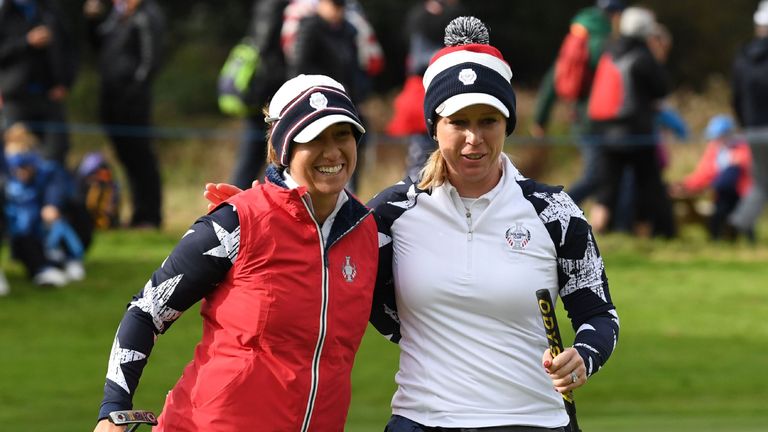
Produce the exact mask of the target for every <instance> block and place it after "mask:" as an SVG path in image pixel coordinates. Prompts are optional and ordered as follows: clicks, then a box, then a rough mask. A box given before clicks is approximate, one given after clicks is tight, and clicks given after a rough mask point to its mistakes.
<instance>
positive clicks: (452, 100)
mask: <svg viewBox="0 0 768 432" xmlns="http://www.w3.org/2000/svg"><path fill="white" fill-rule="evenodd" d="M470 105H490V106H492V107H494V108H496V109H497V110H499V111H501V113H502V114H504V117H506V118H509V110H508V109H507V107H506V106H504V104H503V103H501V101H500V100H499V99H498V98H496V97H495V96H491V95H489V94H487V93H461V94H457V95H455V96H451V97H449V98H448V99H446V100H445V102H443V103H441V104H440V105H438V106H437V108H435V113H436V114H438V115H440V116H442V117H448V116H450V115H453V114H455V113H456V112H457V111H459V110H461V109H463V108H466V107H468V106H470Z"/></svg>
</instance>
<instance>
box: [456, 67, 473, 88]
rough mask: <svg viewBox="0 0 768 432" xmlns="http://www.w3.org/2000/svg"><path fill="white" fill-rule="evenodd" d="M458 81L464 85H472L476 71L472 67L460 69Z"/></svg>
mask: <svg viewBox="0 0 768 432" xmlns="http://www.w3.org/2000/svg"><path fill="white" fill-rule="evenodd" d="M459 81H461V82H462V83H463V84H464V85H472V84H474V83H475V81H477V73H475V71H474V70H473V69H469V68H467V69H462V70H461V72H459Z"/></svg>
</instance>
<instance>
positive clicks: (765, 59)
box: [729, 1, 768, 241]
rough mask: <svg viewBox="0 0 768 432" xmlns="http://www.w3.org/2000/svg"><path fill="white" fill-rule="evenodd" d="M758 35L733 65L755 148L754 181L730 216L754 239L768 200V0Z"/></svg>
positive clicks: (758, 16)
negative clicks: (757, 224) (755, 230)
mask: <svg viewBox="0 0 768 432" xmlns="http://www.w3.org/2000/svg"><path fill="white" fill-rule="evenodd" d="M754 21H755V38H754V39H752V41H751V42H749V43H748V44H747V45H746V46H744V48H743V49H742V50H741V51H739V53H738V54H737V56H736V60H735V61H734V65H733V85H732V87H733V109H734V111H735V112H736V118H737V119H738V121H739V123H740V124H741V125H742V126H743V127H744V129H745V132H746V135H747V140H748V141H749V146H750V148H751V150H752V161H753V166H752V175H753V178H754V181H755V182H754V184H753V185H752V189H751V190H750V192H749V193H748V194H747V195H746V196H745V197H744V198H743V199H742V200H741V201H739V205H738V206H737V207H736V209H735V210H734V212H733V213H732V214H731V216H730V218H729V223H730V224H731V226H732V227H734V228H735V229H736V232H737V233H743V234H746V235H747V237H748V238H751V240H753V241H754V238H755V234H754V231H753V229H754V226H755V224H756V223H757V220H758V219H759V217H760V214H761V213H762V211H763V208H764V207H765V203H766V201H768V1H763V2H761V3H760V6H759V7H758V10H757V11H756V12H755V15H754Z"/></svg>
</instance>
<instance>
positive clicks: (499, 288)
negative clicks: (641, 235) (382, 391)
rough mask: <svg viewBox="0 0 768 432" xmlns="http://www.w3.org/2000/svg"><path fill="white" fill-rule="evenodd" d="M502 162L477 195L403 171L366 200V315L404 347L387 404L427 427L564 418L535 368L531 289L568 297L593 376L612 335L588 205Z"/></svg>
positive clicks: (537, 325)
mask: <svg viewBox="0 0 768 432" xmlns="http://www.w3.org/2000/svg"><path fill="white" fill-rule="evenodd" d="M501 158H502V162H503V168H504V169H503V175H502V178H501V180H500V182H499V184H498V185H497V186H496V187H495V188H494V189H493V190H491V191H490V192H489V193H487V194H485V195H483V196H481V197H480V198H478V199H477V200H474V201H472V200H462V198H461V197H459V195H458V193H457V191H456V189H455V188H454V187H453V186H452V185H450V184H449V183H447V182H446V183H445V184H443V185H441V186H439V187H435V188H432V190H430V191H423V190H420V189H418V188H417V187H416V185H414V184H413V183H412V182H411V181H410V180H408V179H406V180H405V181H404V182H401V183H399V184H397V185H395V186H392V187H390V188H388V189H386V190H385V191H383V192H382V193H380V194H379V195H377V196H376V197H374V198H373V200H372V201H371V202H370V203H369V206H370V207H372V208H374V212H375V214H376V216H377V219H378V224H379V245H380V251H379V255H380V268H379V273H378V278H377V287H376V292H375V294H374V302H373V310H372V312H371V323H373V325H374V326H375V327H376V328H377V329H378V330H379V331H380V332H381V333H382V334H384V335H387V336H388V337H389V338H390V339H391V340H392V341H395V342H399V344H400V349H401V355H400V368H399V371H398V373H397V376H396V382H397V384H398V389H397V392H396V393H395V396H394V398H393V400H392V408H393V413H394V414H398V415H402V416H404V417H407V418H409V419H411V420H413V421H416V422H418V423H421V424H424V425H427V426H442V427H486V426H498V425H531V426H540V427H548V428H554V427H559V426H564V425H566V424H567V423H568V417H567V415H566V412H565V410H564V407H563V402H562V400H561V397H560V395H559V394H558V393H556V392H555V391H553V389H552V382H551V380H550V378H549V377H548V375H547V374H546V372H545V371H544V369H543V367H542V365H541V359H542V355H543V353H544V351H545V350H546V349H547V346H548V345H547V338H546V333H545V329H544V326H543V323H542V319H541V315H540V312H539V309H538V303H537V299H536V296H535V292H536V290H539V289H542V288H546V289H548V290H549V291H550V292H551V294H552V297H553V298H555V299H557V298H558V297H559V298H560V299H562V302H563V305H564V307H565V309H566V311H567V312H568V316H569V318H570V320H571V322H572V325H573V328H574V329H575V330H576V331H577V334H576V340H575V342H574V347H575V348H576V349H577V350H578V352H579V354H580V355H581V356H582V357H583V359H584V362H585V364H586V367H587V372H588V374H589V375H592V374H594V373H595V372H597V371H598V370H599V369H600V367H601V366H602V365H603V364H605V362H606V361H607V360H608V357H609V356H610V355H611V352H612V351H613V349H614V347H615V345H616V341H617V338H618V332H619V320H618V315H617V314H616V312H615V310H614V306H613V304H612V302H611V297H610V294H609V292H608V280H607V278H606V275H605V270H604V266H603V260H602V258H601V257H600V252H599V250H598V248H597V244H596V243H595V239H594V237H593V235H592V230H591V228H590V226H589V224H588V223H587V221H586V220H585V219H584V215H583V213H582V211H581V210H580V209H579V208H578V207H577V206H576V205H575V204H574V203H573V201H572V200H571V198H570V197H569V196H568V195H567V194H566V193H564V192H563V191H562V188H560V187H551V186H547V185H544V184H540V183H537V182H535V181H533V180H530V179H527V178H525V177H523V176H522V175H521V174H520V173H519V172H518V170H517V169H516V168H515V167H514V166H513V165H512V163H511V161H510V160H509V158H508V157H507V156H506V155H502V156H501Z"/></svg>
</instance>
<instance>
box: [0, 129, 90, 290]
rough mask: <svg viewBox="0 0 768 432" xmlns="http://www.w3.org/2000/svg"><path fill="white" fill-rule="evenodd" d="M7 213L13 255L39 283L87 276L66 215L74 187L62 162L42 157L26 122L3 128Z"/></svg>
mask: <svg viewBox="0 0 768 432" xmlns="http://www.w3.org/2000/svg"><path fill="white" fill-rule="evenodd" d="M5 163H6V166H7V169H8V178H7V181H6V184H5V204H4V206H3V207H4V213H5V218H6V224H7V227H6V229H7V231H8V236H9V238H10V243H11V256H12V257H13V258H15V259H18V260H19V261H21V263H22V264H23V265H24V267H25V268H26V270H27V272H28V274H29V276H30V277H31V278H32V280H33V281H34V282H35V283H36V284H38V285H52V286H57V287H58V286H63V285H66V284H67V283H68V282H69V281H72V280H81V279H83V278H84V277H85V270H84V268H83V264H82V259H83V253H84V247H83V243H82V241H81V240H80V238H79V236H78V235H77V233H76V232H75V230H74V229H73V228H72V226H71V225H70V224H69V222H68V221H67V220H66V218H65V217H64V214H65V212H66V211H67V207H68V206H69V205H70V203H72V202H73V200H74V192H75V191H74V187H73V184H72V180H71V178H70V176H69V174H68V173H67V172H66V170H65V169H64V167H62V166H61V165H59V164H58V163H56V162H52V161H47V160H44V159H42V158H41V157H40V156H39V154H38V151H37V138H36V137H35V136H34V135H33V134H32V133H31V132H30V131H29V130H28V129H27V128H26V127H25V126H23V125H21V124H15V125H13V126H11V127H10V128H8V130H7V131H6V132H5Z"/></svg>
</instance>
